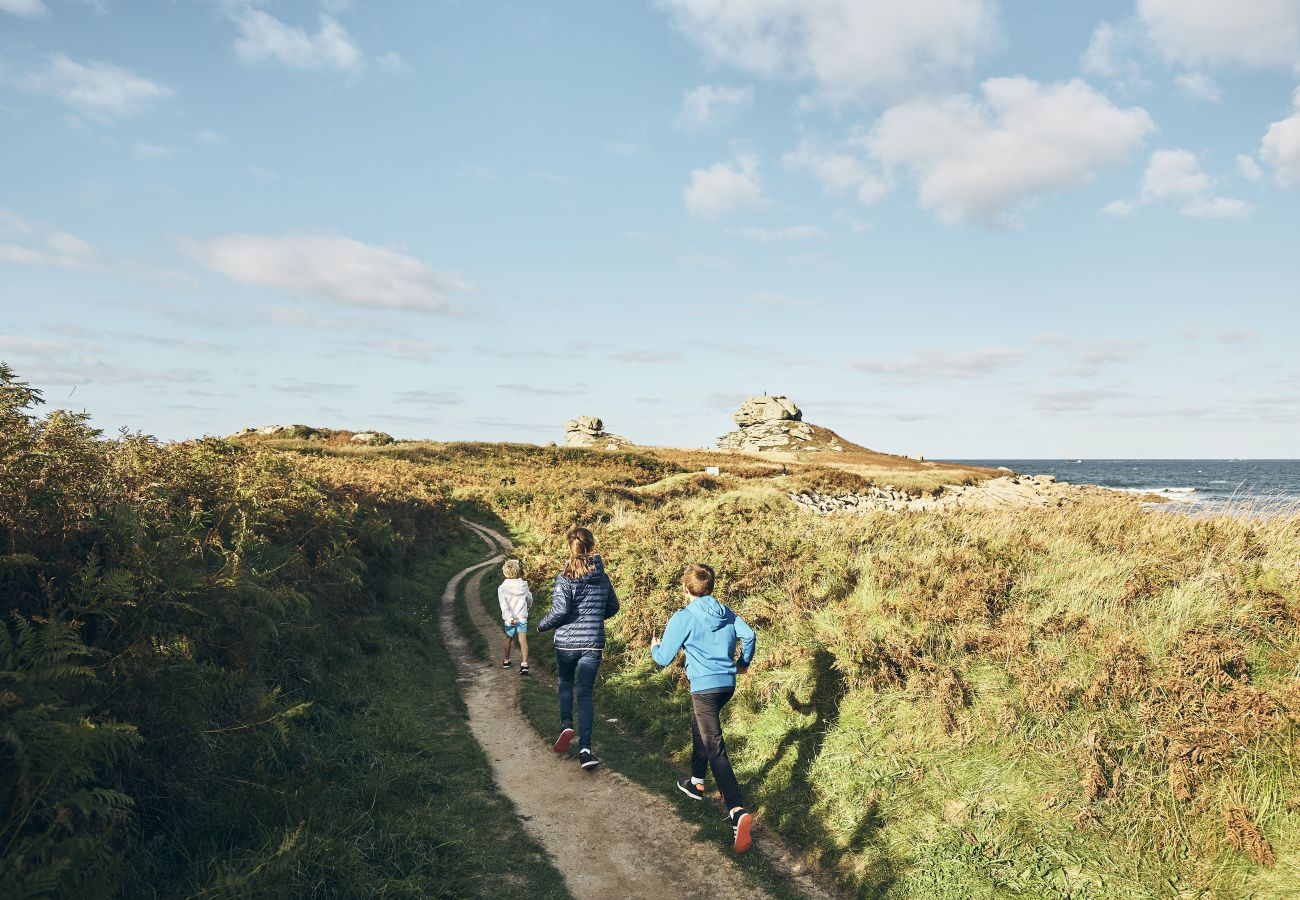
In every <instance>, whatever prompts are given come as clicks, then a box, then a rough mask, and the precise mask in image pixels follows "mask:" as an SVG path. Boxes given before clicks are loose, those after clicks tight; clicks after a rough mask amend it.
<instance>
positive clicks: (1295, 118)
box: [1259, 88, 1300, 188]
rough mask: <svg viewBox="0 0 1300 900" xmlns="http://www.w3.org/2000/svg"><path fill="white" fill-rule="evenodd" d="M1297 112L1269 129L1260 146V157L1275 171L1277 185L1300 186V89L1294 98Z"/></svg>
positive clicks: (1286, 186) (1285, 186)
mask: <svg viewBox="0 0 1300 900" xmlns="http://www.w3.org/2000/svg"><path fill="white" fill-rule="evenodd" d="M1292 101H1293V103H1294V105H1295V112H1293V113H1292V114H1291V115H1290V116H1288V117H1287V118H1285V119H1282V120H1281V121H1278V122H1274V123H1273V124H1272V125H1270V126H1269V127H1268V131H1267V133H1265V135H1264V140H1263V141H1262V142H1261V143H1260V145H1259V157H1260V159H1262V160H1263V161H1264V162H1265V163H1267V164H1268V165H1269V167H1270V168H1272V170H1273V177H1274V178H1275V179H1276V180H1277V183H1278V184H1279V185H1280V186H1282V187H1284V188H1290V187H1295V186H1297V185H1300V88H1296V92H1295V94H1294V95H1293V96H1292Z"/></svg>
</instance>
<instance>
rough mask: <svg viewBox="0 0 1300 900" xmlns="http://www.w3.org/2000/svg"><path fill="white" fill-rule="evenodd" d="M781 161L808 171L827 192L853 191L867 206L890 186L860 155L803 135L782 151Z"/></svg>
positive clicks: (887, 191) (789, 166) (885, 192)
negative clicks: (828, 147) (789, 149)
mask: <svg viewBox="0 0 1300 900" xmlns="http://www.w3.org/2000/svg"><path fill="white" fill-rule="evenodd" d="M781 161H782V162H783V163H785V166H786V168H789V169H798V170H802V171H805V172H808V173H809V174H811V175H812V176H813V177H814V178H816V179H817V180H818V181H820V182H821V183H822V188H823V189H824V190H825V191H826V193H828V194H843V193H846V192H847V191H856V192H857V195H858V200H860V201H861V202H862V203H863V204H864V205H867V206H870V205H871V204H873V203H875V202H876V201H878V200H880V199H881V198H883V197H884V196H885V195H886V194H888V193H889V191H890V189H891V187H892V185H891V184H890V182H889V180H888V179H887V178H885V177H884V176H883V175H881V174H880V173H877V172H873V171H871V170H870V169H869V168H868V167H867V164H866V162H865V161H864V160H863V159H862V158H861V157H858V156H855V155H853V154H851V153H847V152H844V151H842V150H827V149H824V148H822V147H820V146H819V145H818V144H817V143H816V142H815V141H812V140H809V139H807V138H805V139H804V140H803V141H801V142H800V143H799V146H798V147H797V148H795V149H794V150H791V151H790V152H789V153H787V154H785V156H783V157H782V158H781Z"/></svg>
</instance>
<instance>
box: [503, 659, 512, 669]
mask: <svg viewBox="0 0 1300 900" xmlns="http://www.w3.org/2000/svg"><path fill="white" fill-rule="evenodd" d="M501 668H503V669H508V668H510V660H508V659H507V660H506V661H505V662H503V663H502V664H501Z"/></svg>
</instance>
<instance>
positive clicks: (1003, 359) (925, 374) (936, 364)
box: [849, 347, 1024, 381]
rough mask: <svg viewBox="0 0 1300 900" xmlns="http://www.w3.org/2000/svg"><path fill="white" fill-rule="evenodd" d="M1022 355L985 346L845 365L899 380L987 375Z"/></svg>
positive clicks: (863, 360)
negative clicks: (964, 350) (979, 348)
mask: <svg viewBox="0 0 1300 900" xmlns="http://www.w3.org/2000/svg"><path fill="white" fill-rule="evenodd" d="M1023 357H1024V354H1023V353H1021V352H1019V351H1018V350H1004V349H1002V348H999V347H987V348H985V349H982V350H972V351H969V352H966V353H946V352H943V351H940V350H929V351H922V352H919V353H914V354H912V356H910V357H908V358H907V359H899V360H882V359H861V360H857V361H855V362H851V363H849V368H851V369H857V370H858V371H859V372H867V373H869V374H871V375H890V376H893V377H894V378H896V379H899V380H903V381H915V380H921V379H928V378H961V379H970V378H987V377H989V376H990V375H996V374H997V373H998V372H1000V371H1002V370H1003V369H1006V368H1008V367H1009V366H1013V365H1015V364H1016V363H1018V362H1020V360H1021V359H1022V358H1023Z"/></svg>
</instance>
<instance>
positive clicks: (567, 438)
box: [564, 416, 632, 450]
mask: <svg viewBox="0 0 1300 900" xmlns="http://www.w3.org/2000/svg"><path fill="white" fill-rule="evenodd" d="M564 445H565V446H566V447H590V448H594V449H600V450H621V449H622V448H624V447H630V446H632V442H631V441H629V440H628V439H627V438H625V437H623V436H622V435H618V434H610V433H609V432H607V431H606V430H605V423H604V422H602V421H601V420H600V418H599V417H597V416H578V418H576V419H570V420H569V421H567V422H565V423H564Z"/></svg>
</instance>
